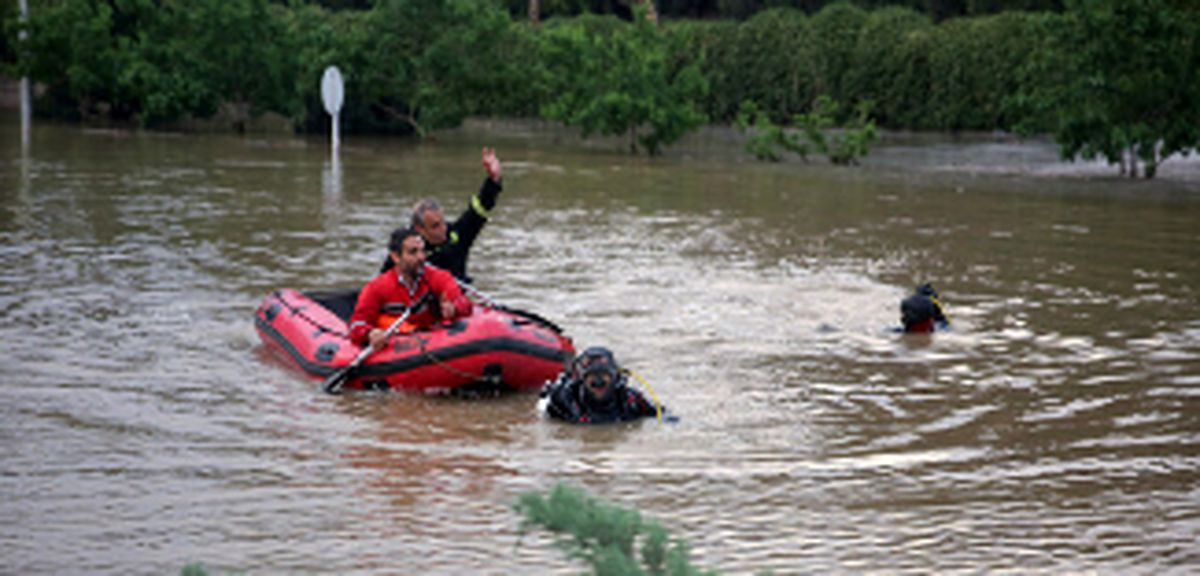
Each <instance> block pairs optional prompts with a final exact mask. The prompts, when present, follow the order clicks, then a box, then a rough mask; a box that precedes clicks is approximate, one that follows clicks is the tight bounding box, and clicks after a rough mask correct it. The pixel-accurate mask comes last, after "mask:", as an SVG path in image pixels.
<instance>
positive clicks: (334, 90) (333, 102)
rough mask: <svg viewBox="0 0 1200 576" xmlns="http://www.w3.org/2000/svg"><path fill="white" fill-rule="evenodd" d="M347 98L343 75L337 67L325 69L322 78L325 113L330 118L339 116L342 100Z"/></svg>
mask: <svg viewBox="0 0 1200 576" xmlns="http://www.w3.org/2000/svg"><path fill="white" fill-rule="evenodd" d="M343 96H345V88H344V87H343V85H342V73H341V71H339V70H338V69H337V66H330V67H328V68H326V69H325V75H324V76H323V77H321V101H322V102H324V103H325V111H326V112H328V113H329V115H330V116H337V114H338V112H340V111H341V110H342V98H343Z"/></svg>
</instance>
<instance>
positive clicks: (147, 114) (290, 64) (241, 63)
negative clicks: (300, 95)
mask: <svg viewBox="0 0 1200 576" xmlns="http://www.w3.org/2000/svg"><path fill="white" fill-rule="evenodd" d="M30 12H31V16H30V22H29V30H30V35H29V41H28V42H26V43H25V45H24V46H23V49H22V52H21V57H20V66H19V68H20V69H21V70H22V71H24V72H26V73H28V74H29V75H30V76H31V78H33V79H34V80H35V81H38V82H39V83H42V84H43V85H45V86H46V87H47V92H48V94H49V99H50V103H51V106H52V108H54V109H56V110H62V109H64V108H65V109H66V110H67V114H70V115H75V116H89V115H94V114H99V115H106V116H109V117H112V118H115V119H118V120H121V119H132V120H136V121H137V122H138V123H140V124H141V125H143V126H159V125H163V124H166V123H169V122H172V121H174V120H177V119H179V118H181V117H184V116H189V115H190V116H194V117H208V116H211V115H212V114H214V113H215V112H216V111H217V108H218V106H219V105H220V104H221V103H222V102H233V103H236V104H237V105H239V106H241V107H242V108H243V110H244V111H245V112H246V113H249V112H251V111H253V112H259V111H263V110H277V111H281V112H284V113H289V112H290V111H291V110H292V108H293V107H294V105H295V104H296V101H295V99H294V98H293V93H292V91H291V78H292V77H293V76H294V75H295V66H294V61H293V60H292V59H291V56H290V54H291V52H290V48H289V46H288V45H287V43H286V38H283V37H282V36H283V35H282V29H281V28H280V26H279V23H280V22H279V19H278V18H277V11H276V10H273V9H272V7H270V6H269V5H268V3H267V0H196V1H194V2H189V3H188V4H187V5H186V6H184V5H181V4H179V3H162V2H155V1H153V0H112V1H110V2H102V1H99V0H63V1H62V2H46V3H42V4H40V5H36V6H34V7H31V10H30ZM264 39H269V40H271V41H264ZM71 108H74V110H71ZM52 113H53V111H52ZM243 115H244V114H243Z"/></svg>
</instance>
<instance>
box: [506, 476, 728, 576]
mask: <svg viewBox="0 0 1200 576" xmlns="http://www.w3.org/2000/svg"><path fill="white" fill-rule="evenodd" d="M515 509H516V510H517V512H519V513H520V514H521V515H522V516H524V521H523V522H522V530H527V529H529V528H530V527H540V528H544V529H546V530H549V531H550V532H553V533H555V534H556V535H558V536H559V538H558V540H557V544H558V546H559V547H561V548H562V549H563V550H564V551H566V553H567V555H568V556H570V557H571V558H573V559H576V560H580V561H583V562H585V563H587V564H588V565H590V566H591V568H592V571H593V573H594V574H597V575H613V576H637V575H646V574H654V575H658V574H669V575H671V576H702V575H705V574H713V575H715V574H716V573H715V572H708V571H701V570H699V569H697V568H694V567H693V566H692V565H691V561H690V560H689V559H688V546H687V542H685V541H684V540H681V539H675V540H672V539H671V537H670V534H669V533H668V532H667V530H666V529H665V528H663V527H662V525H661V524H659V523H658V522H656V521H654V520H647V519H644V518H642V515H641V514H639V513H638V512H637V511H636V510H629V509H625V508H621V507H619V506H614V505H612V504H609V503H606V502H603V501H601V500H598V499H596V498H593V497H591V496H589V495H588V494H587V493H585V492H584V491H583V490H581V489H579V488H572V487H570V486H567V485H565V484H558V485H556V486H555V487H554V488H553V489H551V490H550V491H549V492H548V493H546V494H545V495H543V494H540V493H537V492H530V493H527V494H523V495H521V497H520V498H519V499H518V501H517V504H516V506H515Z"/></svg>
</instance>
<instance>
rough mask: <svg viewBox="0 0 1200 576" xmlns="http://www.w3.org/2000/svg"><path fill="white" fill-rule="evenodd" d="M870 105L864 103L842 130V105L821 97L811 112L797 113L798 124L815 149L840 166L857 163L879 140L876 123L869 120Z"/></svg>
mask: <svg viewBox="0 0 1200 576" xmlns="http://www.w3.org/2000/svg"><path fill="white" fill-rule="evenodd" d="M871 106H872V104H871V102H870V101H866V102H861V103H859V105H858V106H857V108H856V109H855V112H854V116H853V118H851V120H850V122H849V123H848V124H846V125H844V126H842V127H840V128H838V127H837V126H835V123H834V119H835V118H837V116H838V112H839V111H840V109H841V105H840V104H838V102H837V101H836V100H834V99H833V98H830V97H829V96H824V95H822V96H819V97H817V101H816V102H815V103H814V104H813V109H812V112H809V113H807V114H797V115H796V116H795V122H796V125H797V126H799V127H800V128H801V129H802V130H803V131H804V135H805V136H806V137H807V138H808V141H809V142H810V143H811V144H812V145H813V148H815V149H816V150H817V152H820V153H821V154H824V155H825V156H826V157H827V158H829V161H830V162H833V163H834V164H837V165H839V166H848V165H856V164H858V159H859V158H862V157H864V156H866V155H867V152H869V151H870V145H871V142H874V141H875V140H876V139H877V138H878V134H877V132H876V130H875V122H874V121H872V120H871V119H870V116H871Z"/></svg>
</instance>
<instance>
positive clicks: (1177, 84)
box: [1026, 0, 1200, 178]
mask: <svg viewBox="0 0 1200 576" xmlns="http://www.w3.org/2000/svg"><path fill="white" fill-rule="evenodd" d="M1068 7H1069V12H1068V14H1067V16H1066V18H1065V19H1064V20H1063V21H1062V22H1060V23H1059V27H1060V30H1059V32H1058V33H1057V34H1055V35H1053V36H1052V38H1053V39H1054V42H1055V45H1054V46H1053V47H1051V49H1048V50H1044V51H1041V52H1039V53H1038V58H1037V59H1036V60H1035V61H1034V62H1035V63H1034V65H1033V67H1034V68H1035V69H1037V70H1038V72H1037V73H1038V74H1044V75H1045V76H1046V77H1047V78H1049V79H1050V81H1047V82H1042V83H1038V84H1036V85H1034V86H1032V87H1031V88H1030V89H1029V90H1027V91H1026V95H1027V97H1028V98H1027V100H1026V104H1028V105H1029V106H1030V107H1031V108H1032V109H1033V110H1035V112H1033V113H1031V114H1029V115H1028V118H1030V119H1031V123H1032V128H1033V129H1034V130H1038V129H1042V128H1044V124H1046V123H1048V124H1050V128H1051V130H1052V132H1053V133H1054V135H1055V139H1056V140H1057V141H1058V143H1059V145H1060V147H1061V151H1062V155H1063V157H1064V158H1075V157H1077V156H1080V157H1083V158H1088V159H1093V158H1097V157H1103V158H1105V159H1106V160H1107V161H1108V162H1109V163H1110V164H1116V165H1119V166H1120V170H1121V172H1122V173H1124V174H1128V175H1129V176H1131V177H1136V176H1138V174H1139V170H1138V164H1139V162H1140V163H1141V165H1142V166H1143V172H1142V173H1143V174H1144V175H1145V176H1146V177H1147V178H1152V177H1154V175H1155V173H1156V171H1157V169H1158V165H1159V164H1160V163H1161V162H1162V161H1163V159H1165V158H1167V157H1169V156H1171V155H1172V154H1175V153H1178V152H1183V153H1185V154H1186V153H1188V152H1189V151H1191V150H1193V149H1194V148H1196V147H1197V145H1198V143H1200V7H1196V6H1195V5H1193V4H1189V3H1186V2H1180V1H1171V0H1136V1H1135V0H1070V1H1069V2H1068ZM1034 120H1041V123H1040V124H1039V123H1038V122H1035V121H1034Z"/></svg>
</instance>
